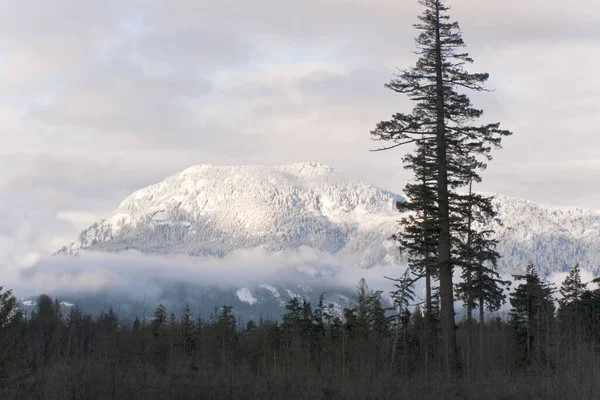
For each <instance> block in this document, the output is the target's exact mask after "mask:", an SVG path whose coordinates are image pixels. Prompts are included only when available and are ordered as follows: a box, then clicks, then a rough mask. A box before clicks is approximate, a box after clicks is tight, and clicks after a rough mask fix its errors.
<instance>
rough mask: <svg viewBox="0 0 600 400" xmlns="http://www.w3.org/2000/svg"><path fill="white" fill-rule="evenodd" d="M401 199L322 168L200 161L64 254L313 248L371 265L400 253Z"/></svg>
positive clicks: (138, 195)
mask: <svg viewBox="0 0 600 400" xmlns="http://www.w3.org/2000/svg"><path fill="white" fill-rule="evenodd" d="M399 199H401V197H400V196H398V195H396V194H394V193H391V192H388V191H385V190H381V189H379V188H376V187H374V186H371V185H368V184H365V183H362V182H357V181H352V180H350V179H348V178H347V177H346V176H344V175H343V174H339V173H337V172H335V170H334V169H333V168H331V167H329V166H326V165H324V164H319V163H298V164H291V165H276V166H261V165H245V166H240V165H231V166H229V165H197V166H194V167H190V168H187V169H185V170H184V171H182V172H180V173H178V174H175V175H173V176H170V177H168V178H166V179H165V180H163V181H162V182H160V183H157V184H155V185H152V186H149V187H146V188H144V189H141V190H138V191H136V192H135V193H133V194H132V195H131V196H129V197H128V198H127V199H125V200H124V201H123V202H122V203H121V205H120V206H119V208H118V209H117V211H116V212H115V213H114V214H113V215H112V216H111V217H109V218H108V219H106V220H104V221H101V222H99V223H97V224H94V225H93V226H92V227H90V228H89V229H87V230H85V231H84V232H82V234H81V235H80V240H79V242H78V243H75V244H72V245H71V246H69V247H66V248H63V249H62V250H61V251H60V252H62V253H77V252H79V251H80V250H81V249H89V250H102V251H120V250H127V249H136V250H139V251H143V252H148V253H185V254H192V255H206V254H210V255H224V254H226V253H228V252H230V251H232V250H236V249H240V248H254V247H264V248H265V249H267V250H272V251H280V250H294V249H299V248H301V247H303V246H308V247H311V248H315V249H317V250H321V251H326V252H329V253H334V254H339V253H344V254H345V253H351V252H352V253H355V252H360V253H361V254H362V255H363V256H362V258H361V259H360V260H358V261H357V263H359V264H361V265H364V266H370V265H372V264H374V263H377V262H380V261H381V260H383V259H385V258H386V257H388V256H391V255H390V254H391V253H395V251H393V249H392V247H393V246H390V245H389V243H388V242H387V239H388V238H389V237H390V236H391V234H392V233H393V231H394V229H395V223H394V218H396V217H397V214H396V210H395V207H394V205H395V202H396V201H397V200H399ZM382 233H383V234H384V235H382ZM373 238H378V239H377V241H376V243H374V242H373Z"/></svg>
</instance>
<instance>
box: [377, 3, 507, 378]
mask: <svg viewBox="0 0 600 400" xmlns="http://www.w3.org/2000/svg"><path fill="white" fill-rule="evenodd" d="M420 3H421V4H422V5H423V6H424V7H425V11H424V13H423V14H422V15H421V16H420V17H419V19H420V23H418V24H416V25H415V28H416V29H417V30H419V31H420V34H419V36H418V37H417V39H416V41H417V47H418V51H417V54H418V55H419V56H420V58H419V60H418V61H417V63H416V65H415V66H414V67H413V68H411V69H409V70H404V71H401V72H400V74H399V75H398V76H397V78H396V79H394V80H392V81H391V82H390V83H389V84H387V85H386V86H387V87H388V88H390V89H391V90H393V91H395V92H398V93H401V94H405V95H407V96H408V97H409V98H410V99H411V100H413V101H415V102H416V105H415V107H414V108H413V112H412V113H411V114H402V113H397V114H395V115H394V116H393V117H392V120H391V121H384V122H380V123H379V124H378V125H377V127H376V129H375V130H374V131H372V135H373V137H374V139H375V140H383V141H392V142H394V144H392V145H388V146H385V147H383V148H382V149H380V150H388V149H392V148H396V147H399V146H402V145H405V144H414V145H415V148H416V150H415V153H414V154H416V155H417V156H415V157H412V158H408V159H406V158H405V167H406V168H408V169H411V170H413V171H414V172H415V178H416V179H417V180H418V175H417V171H418V168H419V165H418V164H415V160H418V159H419V157H418V154H419V152H420V153H421V154H425V155H427V157H430V158H431V159H432V160H434V164H433V167H431V168H427V181H433V182H434V183H433V187H434V188H435V192H434V193H433V194H434V196H435V200H436V205H437V207H436V208H437V215H436V216H435V219H436V225H437V226H438V228H439V231H438V239H437V273H438V276H439V281H440V300H441V326H442V333H443V337H444V344H445V347H444V349H445V351H444V357H445V364H446V369H447V371H448V372H452V371H457V369H458V367H459V363H458V353H457V347H456V332H455V321H454V296H453V283H452V281H453V271H452V266H453V259H452V242H453V240H452V237H453V233H452V231H451V224H452V219H453V215H452V210H451V204H450V201H451V198H452V191H453V190H455V189H457V188H459V187H464V186H466V185H467V184H468V181H469V176H470V174H472V173H473V172H474V168H473V167H476V168H483V167H484V166H485V164H484V163H483V162H481V161H477V162H475V163H474V162H473V160H476V159H477V158H478V157H483V158H484V159H486V160H489V159H490V158H491V157H490V155H489V152H490V150H491V147H492V146H499V145H500V142H501V137H502V136H505V135H509V134H510V132H508V131H505V130H501V129H500V128H499V124H497V123H495V124H488V125H483V126H477V125H473V124H472V123H473V121H474V120H476V119H478V118H479V117H481V115H482V114H483V112H482V111H481V110H478V109H476V108H474V107H473V106H472V104H471V102H470V100H469V98H468V97H467V96H466V95H465V94H463V93H461V92H459V90H460V91H463V90H472V91H484V90H485V88H484V86H483V85H484V83H485V82H486V81H487V79H488V77H489V75H488V74H485V73H475V74H474V73H469V72H467V71H466V70H465V69H464V66H465V64H470V63H472V62H473V59H472V58H470V57H469V55H468V54H467V53H465V52H464V51H462V50H460V49H461V48H462V47H464V42H463V39H462V32H461V31H460V28H459V26H458V23H457V22H450V17H449V16H448V14H447V11H448V10H449V8H448V7H447V6H445V5H444V4H443V2H442V1H441V0H420ZM423 147H425V148H427V149H426V150H425V149H423ZM467 161H468V162H467Z"/></svg>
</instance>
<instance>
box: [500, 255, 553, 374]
mask: <svg viewBox="0 0 600 400" xmlns="http://www.w3.org/2000/svg"><path fill="white" fill-rule="evenodd" d="M514 278H515V280H522V281H524V282H523V283H521V284H520V285H519V286H517V288H516V289H515V291H514V292H513V293H511V295H510V304H511V306H512V308H511V310H510V323H511V326H512V328H513V332H514V334H515V338H516V340H517V343H518V344H519V345H520V346H521V351H520V352H519V353H520V354H522V357H521V360H520V361H521V362H524V363H526V364H529V365H531V364H532V362H533V361H536V360H537V362H538V363H539V364H541V362H542V361H543V360H544V359H546V358H547V357H549V354H547V351H546V349H547V348H548V340H549V338H548V336H547V335H545V332H547V330H548V329H549V328H550V326H551V324H552V323H553V319H554V309H555V307H554V299H553V297H552V295H553V294H554V292H555V289H554V288H553V287H552V285H551V284H549V283H548V282H547V281H546V280H544V279H543V278H542V277H540V276H539V274H538V271H537V270H536V269H535V267H534V266H533V265H532V264H529V265H528V266H527V270H526V273H525V275H514Z"/></svg>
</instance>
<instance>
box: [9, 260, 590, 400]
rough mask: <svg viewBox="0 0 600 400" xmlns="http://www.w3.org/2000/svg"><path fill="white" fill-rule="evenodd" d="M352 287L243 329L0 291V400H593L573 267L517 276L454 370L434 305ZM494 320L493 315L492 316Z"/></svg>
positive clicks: (220, 318)
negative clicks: (554, 276) (29, 305)
mask: <svg viewBox="0 0 600 400" xmlns="http://www.w3.org/2000/svg"><path fill="white" fill-rule="evenodd" d="M398 287H399V290H398V291H397V292H395V293H394V298H395V307H393V308H392V309H389V308H388V309H386V308H384V307H383V306H382V297H381V296H382V293H381V292H380V291H374V290H370V289H369V288H368V286H367V283H366V282H365V281H364V280H361V282H360V283H359V285H358V288H357V291H356V294H355V297H354V299H353V300H354V303H353V307H352V308H347V309H345V310H344V311H343V315H342V316H336V315H335V313H334V311H333V310H332V309H331V307H332V306H331V305H328V304H324V302H323V297H321V300H320V301H319V302H318V304H315V305H312V304H310V303H308V302H306V301H304V300H302V299H299V298H293V299H291V300H290V301H289V302H288V303H287V304H286V305H285V313H284V314H283V315H282V317H281V319H279V320H277V321H273V320H269V319H261V320H259V321H248V322H247V323H244V324H241V323H240V321H238V320H237V319H236V317H235V310H233V309H232V308H231V307H228V306H222V307H219V308H216V309H215V313H214V314H213V315H211V316H210V317H209V318H208V319H205V320H203V319H200V318H198V317H196V316H195V315H194V313H193V312H192V310H191V309H190V306H189V305H187V304H186V305H185V306H183V307H182V310H181V312H178V313H177V314H175V313H172V312H169V311H168V310H166V309H165V308H164V307H163V306H162V305H161V306H159V307H158V308H156V310H154V311H153V312H151V313H149V314H148V315H146V316H143V315H142V316H139V317H137V318H136V319H135V320H133V321H130V320H129V321H128V320H121V319H120V318H119V314H118V310H117V311H115V310H113V309H109V310H108V311H107V312H105V313H102V314H101V315H99V316H98V317H93V316H92V315H88V314H85V313H84V312H82V311H81V310H80V309H79V307H77V306H74V307H71V308H70V309H69V312H68V313H67V314H66V315H63V312H62V311H61V305H60V301H59V300H58V299H52V298H51V297H49V296H47V295H42V296H40V297H39V298H38V299H37V305H36V310H35V311H33V312H31V313H30V314H28V315H26V314H24V313H23V312H21V311H19V309H18V307H17V300H16V298H15V297H14V295H12V293H11V292H10V291H3V292H0V293H1V294H0V301H1V302H0V333H1V335H0V397H1V398H6V399H8V398H14V399H125V398H129V399H282V398H287V399H413V398H415V399H416V398H428V399H429V398H431V399H594V398H597V390H598V388H597V385H596V382H597V381H598V379H597V378H598V371H600V364H599V363H598V361H597V356H596V350H598V351H600V348H599V346H598V344H599V343H600V290H598V289H594V290H591V289H588V288H587V284H586V283H584V282H582V281H581V276H580V270H579V267H578V266H575V267H574V268H573V269H572V270H571V272H570V273H569V275H568V276H567V278H566V279H565V280H564V282H563V283H562V286H561V287H560V293H561V295H562V298H561V300H560V301H559V302H558V303H557V304H556V302H555V300H554V297H555V292H556V288H554V287H553V286H552V285H551V284H549V283H548V282H546V281H545V280H544V279H543V278H542V277H540V276H539V274H538V273H537V271H536V269H535V267H534V266H532V265H530V266H528V267H527V272H526V273H525V274H524V275H521V276H515V288H514V290H513V291H512V292H511V293H510V296H509V299H508V300H509V303H510V311H509V313H508V314H506V315H505V317H500V316H496V317H494V318H491V319H490V318H488V319H487V320H484V321H483V322H477V321H475V322H474V321H473V319H471V318H467V317H465V318H464V319H463V320H461V321H459V323H458V326H457V330H456V333H457V342H458V349H459V355H458V358H459V364H460V367H459V370H458V375H457V376H456V377H452V378H451V379H449V378H448V376H447V373H446V370H445V364H446V360H444V359H443V358H442V357H440V355H441V354H443V352H441V351H440V349H439V347H440V337H439V336H440V335H439V334H440V321H439V306H438V304H439V302H438V301H437V300H436V299H437V296H435V295H434V301H433V307H432V309H433V313H432V314H431V315H429V314H427V313H426V312H425V311H424V310H423V309H422V308H421V307H420V306H419V305H417V306H416V307H411V308H409V307H405V306H404V304H406V301H407V300H409V299H410V298H412V296H411V295H410V294H409V292H407V291H405V290H402V289H403V288H402V285H401V284H399V285H398ZM503 315H504V314H503Z"/></svg>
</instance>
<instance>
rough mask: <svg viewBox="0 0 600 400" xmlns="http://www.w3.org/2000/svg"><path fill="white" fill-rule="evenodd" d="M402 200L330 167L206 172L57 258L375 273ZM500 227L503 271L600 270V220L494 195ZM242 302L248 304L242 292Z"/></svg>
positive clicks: (126, 205) (166, 185) (153, 195)
mask: <svg viewBox="0 0 600 400" xmlns="http://www.w3.org/2000/svg"><path fill="white" fill-rule="evenodd" d="M401 198H402V197H401V196H400V195H397V194H394V193H391V192H389V191H385V190H381V189H378V188H375V187H373V186H371V185H368V184H364V183H361V182H355V181H352V180H349V179H347V178H346V177H344V176H343V175H341V174H339V173H337V172H336V171H334V170H333V169H332V168H330V167H327V166H324V165H321V164H316V163H304V164H293V165H284V166H272V167H266V166H213V165H200V166H196V167H192V168H189V169H186V170H185V171H183V172H181V173H179V174H176V175H174V176H172V177H169V178H167V179H165V180H164V181H163V182H161V183H159V184H156V185H152V186H150V187H147V188H145V189H142V190H139V191H137V192H135V193H134V194H132V195H131V196H130V197H129V198H127V199H126V200H125V201H124V202H123V203H122V204H121V205H120V207H119V208H118V210H117V211H116V212H115V213H114V215H113V216H111V217H110V218H108V219H107V220H105V221H101V222H98V223H96V224H94V225H93V226H91V227H90V228H88V229H87V230H85V231H84V232H82V234H81V235H80V238H79V239H80V240H79V241H77V242H76V243H73V244H71V245H70V246H66V247H64V248H63V249H61V250H60V251H59V253H63V254H77V253H78V252H79V251H81V250H82V249H88V250H100V251H108V252H116V251H122V250H128V249H136V250H139V251H142V252H145V253H151V254H173V253H183V254H190V255H217V256H222V255H225V254H227V253H229V252H231V251H233V250H235V249H243V248H255V247H263V248H265V249H267V250H271V251H279V250H295V249H299V248H301V247H303V246H308V247H311V248H315V249H318V250H322V251H326V252H328V253H331V254H340V255H348V254H352V255H356V257H355V258H354V260H356V261H355V264H357V265H359V266H362V267H371V266H374V265H378V264H389V263H402V257H401V256H400V255H398V254H397V251H396V250H395V247H394V244H393V243H391V242H390V241H389V240H388V238H389V237H390V235H391V234H392V233H394V232H395V230H396V227H397V224H396V221H397V219H398V217H399V216H398V213H397V211H396V210H395V207H394V203H395V201H396V200H398V199H401ZM495 206H496V208H497V210H498V212H499V217H500V218H501V220H502V221H503V225H495V226H494V228H495V230H496V232H497V237H498V238H499V239H500V241H501V242H500V243H501V244H500V247H499V250H500V252H501V254H502V255H503V259H502V261H501V264H500V267H501V269H502V270H503V271H504V272H519V271H522V270H523V269H524V266H525V265H526V264H527V263H528V262H530V261H531V262H534V263H536V264H537V265H538V266H539V267H540V268H541V269H542V270H545V271H548V272H550V271H562V270H565V269H567V268H569V267H570V266H571V265H573V264H574V263H576V262H579V263H581V265H582V267H583V268H586V269H588V270H594V271H597V272H600V213H599V212H596V211H590V210H582V209H575V208H556V207H545V206H541V205H537V204H535V203H532V202H530V201H526V200H517V199H513V198H509V197H504V196H498V197H497V198H496V200H495ZM240 296H242V297H244V298H247V299H249V298H250V296H248V293H247V292H245V291H243V292H241V293H240Z"/></svg>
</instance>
